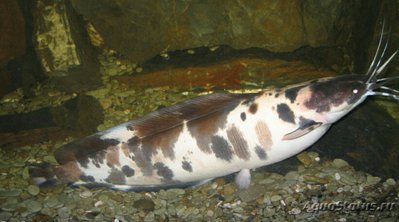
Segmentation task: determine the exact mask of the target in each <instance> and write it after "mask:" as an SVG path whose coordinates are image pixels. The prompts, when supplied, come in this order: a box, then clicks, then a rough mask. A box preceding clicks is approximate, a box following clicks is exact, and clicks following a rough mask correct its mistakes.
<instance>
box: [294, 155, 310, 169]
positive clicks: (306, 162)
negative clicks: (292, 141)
mask: <svg viewBox="0 0 399 222" xmlns="http://www.w3.org/2000/svg"><path fill="white" fill-rule="evenodd" d="M296 158H297V159H298V160H299V161H300V162H301V163H302V164H303V165H304V166H305V167H308V166H310V165H311V164H312V162H313V159H312V158H311V157H310V156H309V155H308V153H306V152H303V153H301V154H299V155H297V156H296Z"/></svg>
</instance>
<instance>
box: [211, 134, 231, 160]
mask: <svg viewBox="0 0 399 222" xmlns="http://www.w3.org/2000/svg"><path fill="white" fill-rule="evenodd" d="M211 142H212V145H211V148H212V151H213V153H214V154H215V156H216V157H217V158H219V159H222V160H226V161H228V162H230V161H231V159H232V158H233V151H232V150H231V146H230V145H229V143H228V142H227V140H225V139H224V138H223V137H221V136H212V137H211Z"/></svg>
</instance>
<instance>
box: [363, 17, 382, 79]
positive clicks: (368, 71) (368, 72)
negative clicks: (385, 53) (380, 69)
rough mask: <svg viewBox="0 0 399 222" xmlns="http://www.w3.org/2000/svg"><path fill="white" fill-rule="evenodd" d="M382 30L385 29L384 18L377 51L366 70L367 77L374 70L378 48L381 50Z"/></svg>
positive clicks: (378, 52)
mask: <svg viewBox="0 0 399 222" xmlns="http://www.w3.org/2000/svg"><path fill="white" fill-rule="evenodd" d="M384 29H385V18H384V20H383V22H382V29H381V34H380V40H379V41H378V46H377V50H376V51H375V54H374V58H373V61H372V62H371V64H370V67H369V69H368V70H367V73H366V75H367V76H368V75H370V74H371V70H374V65H375V62H376V61H377V57H378V54H380V48H381V45H382V39H383V35H384ZM369 80H371V76H370V79H369ZM367 82H369V81H367Z"/></svg>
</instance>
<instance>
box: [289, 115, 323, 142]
mask: <svg viewBox="0 0 399 222" xmlns="http://www.w3.org/2000/svg"><path fill="white" fill-rule="evenodd" d="M322 124H323V123H320V122H315V121H314V120H311V119H306V118H303V117H301V118H300V122H299V127H298V129H296V130H294V131H292V132H290V133H288V134H285V135H284V136H283V140H293V139H296V138H299V137H301V136H303V135H306V134H308V133H310V132H312V131H313V130H315V129H317V128H318V127H319V126H321V125H322Z"/></svg>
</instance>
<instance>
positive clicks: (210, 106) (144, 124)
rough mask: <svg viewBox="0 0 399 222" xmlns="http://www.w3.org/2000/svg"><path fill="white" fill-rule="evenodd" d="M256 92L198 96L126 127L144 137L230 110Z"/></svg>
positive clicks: (151, 114)
mask: <svg viewBox="0 0 399 222" xmlns="http://www.w3.org/2000/svg"><path fill="white" fill-rule="evenodd" d="M255 95H256V94H232V93H215V94H211V95H206V96H200V97H196V98H193V99H190V100H187V101H184V102H181V103H178V104H176V105H173V106H169V107H165V108H163V109H160V110H158V111H155V112H152V113H149V114H147V115H145V116H143V117H141V118H138V119H136V120H133V121H130V122H128V123H126V124H127V125H126V127H127V128H128V129H131V130H136V133H137V136H138V137H139V138H143V137H146V136H151V135H154V134H157V133H159V132H163V131H166V130H169V129H172V128H174V127H177V126H180V125H182V123H183V121H186V122H190V121H192V120H196V119H200V118H203V117H205V116H208V115H210V114H212V113H215V112H219V111H221V110H224V111H229V110H231V109H233V108H234V107H236V106H237V105H238V104H239V103H240V102H241V101H243V100H246V99H248V98H251V97H253V96H255Z"/></svg>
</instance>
